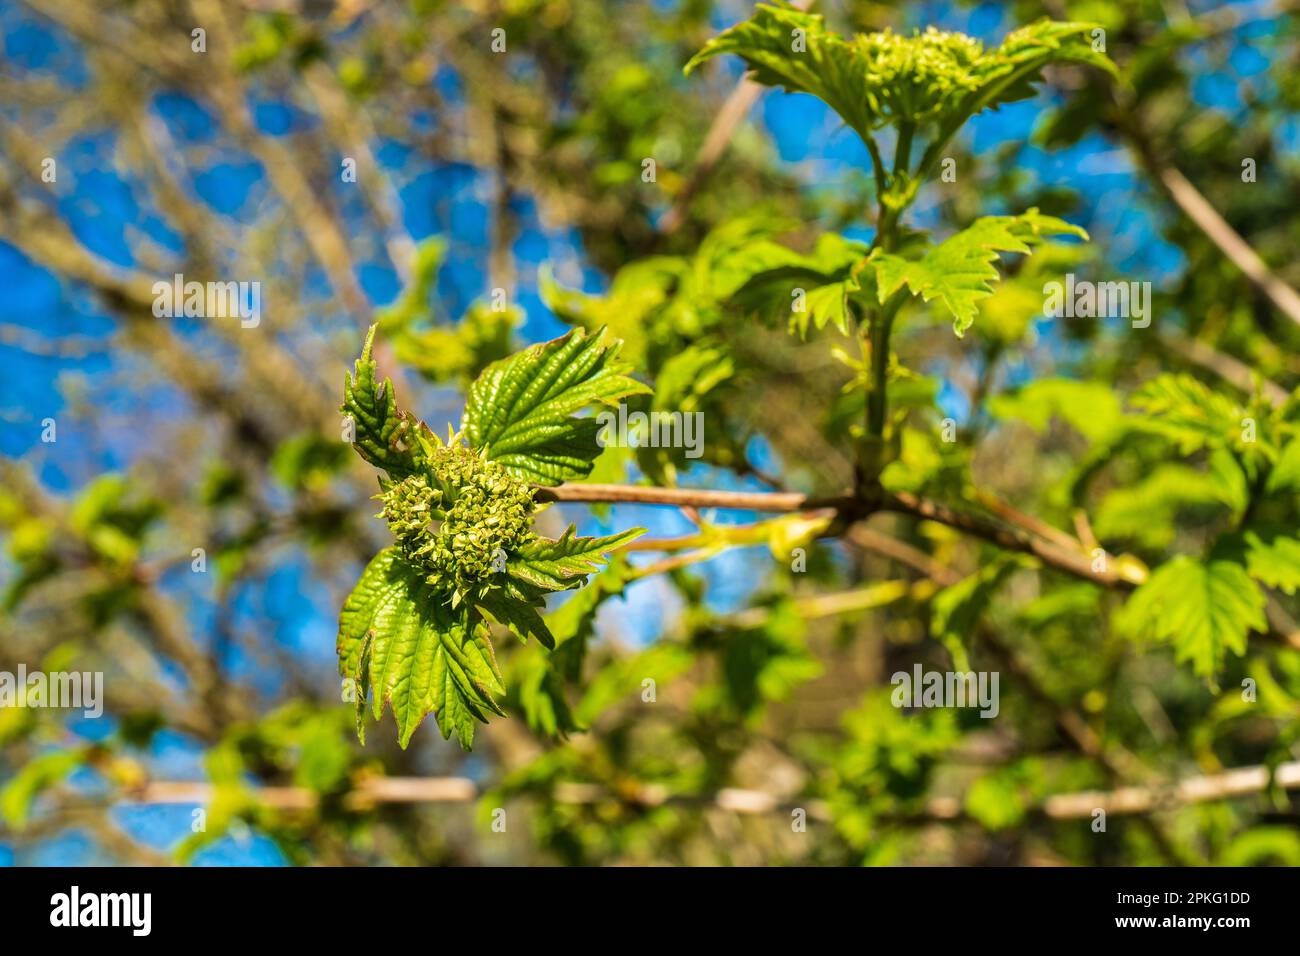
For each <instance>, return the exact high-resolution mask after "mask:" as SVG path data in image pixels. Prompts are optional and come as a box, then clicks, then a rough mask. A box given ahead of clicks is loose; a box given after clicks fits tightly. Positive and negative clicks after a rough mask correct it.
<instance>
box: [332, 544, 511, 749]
mask: <svg viewBox="0 0 1300 956" xmlns="http://www.w3.org/2000/svg"><path fill="white" fill-rule="evenodd" d="M480 623H481V622H480V621H479V620H478V618H477V615H476V614H475V613H474V612H473V611H472V610H471V609H470V608H469V607H467V606H462V607H461V608H459V609H458V610H455V611H453V610H452V609H451V607H450V606H448V604H447V603H446V601H445V598H443V597H442V596H440V595H438V594H435V593H434V592H433V591H432V590H431V589H430V588H429V587H428V586H427V585H426V584H425V583H424V582H423V581H422V580H421V577H420V575H419V574H418V573H417V572H416V571H415V570H414V569H412V568H411V567H409V566H408V565H407V564H406V563H405V562H404V561H403V559H402V556H401V552H400V550H399V549H398V548H396V547H392V548H386V549H384V550H383V551H381V552H379V554H377V555H376V556H375V557H374V559H373V560H372V561H371V562H370V564H369V565H368V566H367V567H366V570H365V571H364V572H363V573H362V575H361V580H360V581H358V582H357V586H356V588H355V589H354V590H353V591H352V593H351V594H350V595H349V596H348V599H347V601H345V602H344V604H343V610H342V612H341V613H340V615H339V636H338V655H339V673H340V674H342V675H343V676H344V677H351V678H353V679H355V680H356V681H357V684H358V688H357V732H358V735H359V736H361V738H362V740H363V741H364V739H365V737H364V733H363V731H362V720H363V717H364V709H365V700H366V696H367V693H368V692H369V693H370V695H371V697H372V706H371V710H372V713H373V716H374V718H375V719H376V720H378V719H379V718H380V717H382V716H383V711H384V706H385V705H386V704H387V705H390V706H391V707H392V711H393V717H394V719H395V720H396V721H397V728H398V741H399V743H400V744H401V746H402V747H403V748H405V747H406V745H407V744H408V743H410V740H411V735H412V734H413V733H414V732H415V729H416V728H417V727H418V726H419V725H420V723H421V722H422V721H423V720H424V718H425V717H427V716H428V715H429V714H430V713H432V714H433V715H434V716H435V718H436V719H437V722H438V728H439V729H440V730H441V731H442V735H443V737H450V736H451V734H452V733H453V731H454V732H455V733H456V735H457V737H458V738H459V739H460V742H461V745H462V746H464V747H465V749H467V750H468V749H469V748H470V746H471V745H472V743H473V739H474V722H475V721H480V722H483V723H486V722H487V719H488V718H487V715H488V714H489V713H495V714H500V715H504V713H505V712H504V711H503V710H502V709H501V707H500V705H499V704H497V702H496V700H495V699H494V698H493V695H494V694H504V693H505V687H504V686H503V685H502V683H501V674H500V671H499V670H498V669H497V664H496V657H495V654H494V652H493V650H492V644H491V642H490V641H489V640H488V639H487V637H486V635H485V634H483V633H481V628H480V627H479V625H480Z"/></svg>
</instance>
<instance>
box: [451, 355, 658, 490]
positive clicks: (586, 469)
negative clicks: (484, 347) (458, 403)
mask: <svg viewBox="0 0 1300 956" xmlns="http://www.w3.org/2000/svg"><path fill="white" fill-rule="evenodd" d="M618 351H619V345H618V344H614V345H609V346H607V345H605V344H604V342H603V334H602V333H601V332H595V333H592V334H590V335H588V334H587V333H586V332H585V331H584V330H583V329H574V330H573V331H572V332H569V333H568V334H567V335H565V336H563V337H561V338H558V339H554V340H552V341H550V342H544V343H541V344H539V345H534V346H531V347H529V348H527V349H524V350H523V351H522V352H517V353H515V354H514V355H512V356H510V357H509V358H506V359H502V360H501V361H499V362H494V363H492V364H491V365H489V366H488V367H487V368H486V369H484V370H483V374H482V375H480V376H479V377H478V379H477V380H476V381H475V382H474V384H473V386H472V387H471V388H470V391H469V397H468V401H467V403H466V406H465V418H464V424H463V426H462V427H463V430H464V432H465V436H466V438H467V440H468V441H469V443H470V445H471V446H472V447H474V448H476V449H480V450H484V451H486V452H487V456H488V458H489V459H491V460H493V461H498V462H500V463H501V464H502V465H504V466H505V467H506V468H508V469H509V470H510V471H511V472H513V473H514V474H515V475H517V476H518V477H520V478H523V479H525V480H528V481H533V482H536V483H538V484H543V485H556V484H559V483H561V482H563V481H571V480H573V479H577V478H585V477H586V476H587V475H588V474H590V473H591V468H592V463H593V462H594V461H595V460H596V456H597V455H599V454H600V452H601V447H600V445H599V444H598V443H597V441H596V435H597V433H598V432H599V431H600V425H599V424H598V423H597V422H596V420H595V419H593V418H578V417H577V413H578V412H580V411H582V410H583V409H585V408H588V407H589V406H591V405H597V404H604V405H614V404H615V403H617V401H618V400H619V399H621V398H625V397H626V396H628V395H638V394H644V393H647V392H649V391H650V389H649V388H647V387H646V386H645V385H642V384H641V383H640V382H638V381H636V380H635V379H633V378H630V377H628V375H627V374H626V373H627V372H628V371H629V370H630V369H629V366H627V365H624V364H622V363H620V362H619V361H618Z"/></svg>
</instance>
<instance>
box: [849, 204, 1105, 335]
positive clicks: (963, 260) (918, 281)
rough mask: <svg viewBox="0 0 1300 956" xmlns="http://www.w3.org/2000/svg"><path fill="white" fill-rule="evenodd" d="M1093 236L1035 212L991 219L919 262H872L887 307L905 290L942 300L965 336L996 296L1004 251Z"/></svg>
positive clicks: (887, 256) (888, 258)
mask: <svg viewBox="0 0 1300 956" xmlns="http://www.w3.org/2000/svg"><path fill="white" fill-rule="evenodd" d="M1067 234H1068V235H1074V236H1078V237H1080V238H1081V239H1087V238H1088V234H1087V233H1086V232H1084V231H1083V230H1082V229H1080V228H1079V227H1078V226H1072V225H1070V223H1068V222H1066V221H1065V220H1063V219H1057V218H1056V217H1055V216H1044V215H1042V214H1041V213H1040V212H1039V211H1038V210H1037V209H1029V210H1027V211H1025V212H1023V213H1021V214H1020V215H1018V216H985V217H983V218H982V219H976V220H975V221H974V222H973V223H971V224H970V225H969V226H967V227H966V228H965V229H963V230H962V231H961V232H959V233H957V235H955V236H952V237H951V238H949V239H945V240H944V241H943V242H941V243H939V244H938V245H937V246H931V247H930V248H929V249H927V250H926V252H925V253H924V254H923V255H922V256H921V257H920V258H918V259H909V258H904V257H903V256H900V255H894V254H892V253H885V252H880V251H879V250H877V251H876V252H875V253H873V254H872V258H871V263H872V264H873V265H874V267H875V272H876V294H877V296H878V297H879V300H880V302H881V304H882V305H883V304H884V303H885V301H886V300H887V299H889V297H890V296H892V295H893V294H894V293H895V292H897V291H898V290H899V289H901V288H903V287H904V286H906V287H907V289H908V291H909V292H911V293H912V295H919V296H921V298H922V299H924V300H925V301H926V302H929V301H930V300H931V299H938V300H939V301H940V302H941V303H942V304H943V306H944V307H945V308H946V309H947V310H948V311H949V312H950V313H951V314H952V317H953V323H952V325H953V330H954V331H955V332H956V333H957V334H958V335H962V334H963V333H964V332H965V331H966V330H967V329H968V328H970V326H971V323H973V322H974V321H975V313H976V312H977V311H978V310H977V307H976V303H977V302H978V301H979V300H980V299H983V298H987V297H988V296H989V295H990V294H991V293H992V291H993V286H992V283H993V282H995V281H996V280H997V278H998V270H997V269H995V268H993V263H994V262H995V261H997V258H998V253H1000V252H1022V253H1027V252H1030V251H1032V247H1033V246H1034V245H1036V244H1039V243H1042V242H1043V241H1044V240H1046V239H1047V238H1048V237H1049V236H1059V235H1067Z"/></svg>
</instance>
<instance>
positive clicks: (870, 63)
mask: <svg viewBox="0 0 1300 956" xmlns="http://www.w3.org/2000/svg"><path fill="white" fill-rule="evenodd" d="M852 42H853V44H854V45H855V46H856V47H857V49H856V51H855V52H856V53H857V54H858V56H859V57H860V58H861V62H862V63H863V65H864V66H865V68H866V75H867V78H868V80H869V83H868V93H867V100H868V106H869V108H870V111H871V113H872V114H873V115H875V116H878V117H880V120H881V121H882V122H883V121H890V120H900V119H904V120H910V121H912V122H914V123H918V124H921V123H926V122H928V121H930V120H932V119H935V118H937V117H940V116H942V115H944V114H945V113H947V112H949V111H951V110H952V109H953V108H955V107H956V106H957V104H958V103H960V101H961V100H962V99H963V98H964V97H965V96H966V95H967V94H968V93H969V92H971V91H972V90H974V89H977V88H978V87H979V85H980V83H981V82H982V77H981V76H980V71H979V70H978V69H976V67H977V66H978V65H980V62H981V60H982V59H983V58H984V47H983V46H982V45H981V44H980V42H979V41H978V40H973V39H971V38H970V37H968V36H966V35H965V34H962V33H948V32H945V31H943V30H936V29H935V28H934V27H929V28H927V29H926V31H925V32H924V33H918V34H915V35H913V36H910V37H909V36H901V35H899V34H897V33H894V32H893V31H892V30H882V31H880V32H878V33H867V34H862V35H859V36H857V37H855V38H854V39H853V41H852Z"/></svg>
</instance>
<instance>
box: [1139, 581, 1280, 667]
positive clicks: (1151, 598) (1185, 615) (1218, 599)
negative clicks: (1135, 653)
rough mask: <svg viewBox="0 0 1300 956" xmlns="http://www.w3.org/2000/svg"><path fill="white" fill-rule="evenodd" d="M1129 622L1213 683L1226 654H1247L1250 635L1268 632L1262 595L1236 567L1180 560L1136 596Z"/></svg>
mask: <svg viewBox="0 0 1300 956" xmlns="http://www.w3.org/2000/svg"><path fill="white" fill-rule="evenodd" d="M1124 613H1125V617H1126V618H1127V619H1128V620H1129V621H1133V622H1135V623H1136V624H1137V629H1138V631H1139V632H1140V633H1145V634H1150V635H1151V636H1152V637H1154V638H1156V639H1157V640H1164V641H1168V642H1170V643H1171V644H1173V646H1174V653H1175V655H1176V657H1177V658H1178V660H1180V661H1190V662H1191V664H1192V668H1193V669H1194V670H1195V672H1196V673H1197V674H1199V675H1201V676H1202V677H1207V678H1213V677H1214V675H1215V674H1217V673H1218V671H1219V669H1220V668H1221V667H1222V666H1223V661H1224V657H1225V655H1226V654H1227V653H1228V652H1232V653H1233V654H1239V655H1240V654H1244V653H1245V652H1246V635H1247V634H1248V633H1249V632H1250V631H1251V630H1259V631H1262V630H1264V629H1265V628H1266V627H1267V626H1268V625H1267V621H1266V620H1265V619H1264V595H1263V593H1261V592H1260V590H1259V587H1258V586H1257V585H1256V584H1255V582H1254V581H1252V580H1251V579H1250V577H1249V576H1248V575H1247V574H1246V571H1245V569H1244V568H1243V567H1242V566H1241V565H1240V564H1237V563H1236V562H1235V561H1226V560H1219V559H1211V560H1209V561H1201V560H1198V559H1197V558H1193V557H1189V556H1187V555H1182V556H1179V557H1176V558H1173V559H1172V560H1170V561H1166V562H1165V563H1164V564H1162V565H1161V566H1160V567H1159V568H1157V569H1156V570H1155V571H1154V572H1153V573H1152V575H1151V577H1150V578H1148V579H1147V581H1146V583H1145V584H1143V585H1142V586H1141V587H1140V588H1138V589H1137V590H1136V591H1135V592H1133V596H1132V597H1130V598H1129V602H1128V606H1127V607H1126V608H1125V612H1124Z"/></svg>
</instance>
